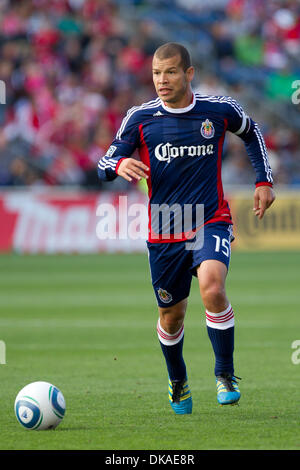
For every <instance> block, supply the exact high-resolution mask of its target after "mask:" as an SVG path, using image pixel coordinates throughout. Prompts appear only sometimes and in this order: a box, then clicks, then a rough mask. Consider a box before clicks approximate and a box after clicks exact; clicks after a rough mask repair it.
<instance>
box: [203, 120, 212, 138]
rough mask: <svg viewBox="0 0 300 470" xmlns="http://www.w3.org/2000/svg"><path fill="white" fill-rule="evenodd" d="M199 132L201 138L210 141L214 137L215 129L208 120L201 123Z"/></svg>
mask: <svg viewBox="0 0 300 470" xmlns="http://www.w3.org/2000/svg"><path fill="white" fill-rule="evenodd" d="M200 131H201V135H202V137H205V139H211V138H212V137H213V136H214V135H215V128H214V126H213V123H212V122H211V121H210V120H209V119H206V120H205V121H204V122H202V125H201V130H200Z"/></svg>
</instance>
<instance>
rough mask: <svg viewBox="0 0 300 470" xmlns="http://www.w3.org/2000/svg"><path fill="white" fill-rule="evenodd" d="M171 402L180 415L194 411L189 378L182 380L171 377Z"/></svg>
mask: <svg viewBox="0 0 300 470" xmlns="http://www.w3.org/2000/svg"><path fill="white" fill-rule="evenodd" d="M169 402H170V405H171V407H172V409H173V410H174V412H175V413H176V414H178V415H184V414H191V413H192V408H193V402H192V394H191V391H190V389H189V385H188V382H187V379H184V380H181V381H171V380H170V379H169Z"/></svg>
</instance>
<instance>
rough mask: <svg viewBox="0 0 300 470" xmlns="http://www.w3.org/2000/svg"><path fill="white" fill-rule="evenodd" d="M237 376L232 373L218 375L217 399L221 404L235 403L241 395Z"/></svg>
mask: <svg viewBox="0 0 300 470" xmlns="http://www.w3.org/2000/svg"><path fill="white" fill-rule="evenodd" d="M236 379H239V380H241V379H240V377H235V376H234V375H231V374H227V373H224V374H220V375H218V376H217V377H216V383H217V400H218V402H219V403H220V405H235V404H237V402H238V401H239V399H240V397H241V392H240V390H239V386H238V382H237V380H236Z"/></svg>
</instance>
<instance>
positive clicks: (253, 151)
mask: <svg viewBox="0 0 300 470" xmlns="http://www.w3.org/2000/svg"><path fill="white" fill-rule="evenodd" d="M227 111H228V128H227V129H228V130H229V131H231V132H233V133H234V134H236V135H237V136H238V137H240V138H241V139H242V140H243V142H244V144H245V147H246V150H247V153H248V155H249V158H250V160H251V163H252V166H253V168H254V171H255V174H256V180H255V186H256V188H255V192H254V207H253V211H254V213H255V215H256V216H257V217H258V218H259V219H262V217H263V216H264V213H265V211H266V209H268V208H269V207H270V206H271V204H273V202H274V200H275V193H274V190H273V176H272V169H271V166H270V163H269V159H268V153H267V149H266V144H265V141H264V138H263V135H262V133H261V131H260V129H259V127H258V125H257V123H256V122H254V121H253V120H252V119H251V118H250V117H249V116H247V115H246V114H245V112H244V110H243V108H242V107H241V106H240V105H239V104H238V103H237V102H236V101H235V100H233V99H231V101H230V103H229V104H228V105H227Z"/></svg>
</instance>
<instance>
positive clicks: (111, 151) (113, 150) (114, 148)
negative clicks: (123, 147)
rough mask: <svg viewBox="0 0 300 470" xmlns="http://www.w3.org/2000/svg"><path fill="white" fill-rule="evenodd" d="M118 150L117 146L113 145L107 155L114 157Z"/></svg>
mask: <svg viewBox="0 0 300 470" xmlns="http://www.w3.org/2000/svg"><path fill="white" fill-rule="evenodd" d="M116 150H117V147H116V146H115V145H111V146H110V147H109V149H108V150H107V152H106V156H107V157H112V156H113V154H114V153H115V151H116Z"/></svg>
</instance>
